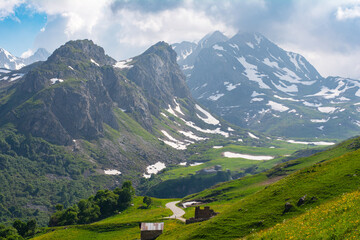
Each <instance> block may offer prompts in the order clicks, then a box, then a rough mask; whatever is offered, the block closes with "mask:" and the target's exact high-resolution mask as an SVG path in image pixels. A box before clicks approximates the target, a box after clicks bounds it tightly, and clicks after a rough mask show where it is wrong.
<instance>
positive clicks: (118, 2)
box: [0, 0, 360, 79]
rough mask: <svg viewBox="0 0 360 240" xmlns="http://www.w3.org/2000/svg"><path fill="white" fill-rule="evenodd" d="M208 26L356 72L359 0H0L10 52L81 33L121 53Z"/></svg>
mask: <svg viewBox="0 0 360 240" xmlns="http://www.w3.org/2000/svg"><path fill="white" fill-rule="evenodd" d="M215 30H220V31H222V32H223V33H225V34H226V35H228V36H232V35H234V34H235V33H236V32H238V31H256V32H260V33H262V34H263V35H265V36H266V37H268V38H269V39H270V40H272V41H274V42H275V43H276V44H278V45H279V46H280V47H283V48H284V49H286V50H289V51H293V52H298V53H300V54H302V55H304V56H305V57H306V58H307V59H308V60H309V61H310V62H311V63H312V64H313V65H314V66H315V67H316V68H317V69H318V70H319V72H320V73H321V74H322V75H323V76H325V77H326V76H328V75H339V76H344V77H353V78H358V79H360V60H359V59H360V0H311V1H310V0H61V1H55V0H0V33H1V37H0V47H2V48H5V49H6V50H8V51H10V52H11V53H13V54H14V55H16V56H20V55H22V54H23V53H24V52H26V54H30V53H31V52H33V51H35V50H36V49H37V48H39V47H45V48H46V49H48V50H49V51H53V50H54V49H56V48H58V47H59V46H60V45H61V44H64V43H65V42H66V41H68V40H73V39H83V38H89V39H92V40H94V41H95V42H96V43H97V44H99V45H101V46H102V47H104V48H105V51H106V52H107V53H108V54H109V55H110V56H112V57H114V58H116V59H125V58H128V57H131V56H134V55H137V54H139V53H141V52H142V51H144V50H145V49H146V48H148V47H149V46H150V45H152V44H154V43H156V42H157V41H161V40H164V41H167V42H169V43H174V42H179V41H183V40H187V41H198V40H199V39H201V38H202V37H203V36H204V35H206V34H207V33H209V32H211V31H215ZM26 54H25V55H26Z"/></svg>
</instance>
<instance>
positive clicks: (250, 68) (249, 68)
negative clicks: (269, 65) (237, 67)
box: [237, 57, 270, 89]
mask: <svg viewBox="0 0 360 240" xmlns="http://www.w3.org/2000/svg"><path fill="white" fill-rule="evenodd" d="M237 60H238V61H239V62H240V63H241V65H243V66H244V68H245V75H246V77H247V78H248V79H249V80H250V81H254V82H257V83H258V84H259V87H260V88H263V89H270V87H269V86H268V85H266V84H265V83H264V82H263V80H262V78H261V77H264V76H265V75H262V74H259V72H258V71H257V66H255V65H252V64H250V63H248V62H247V61H246V60H245V58H244V57H238V58H237Z"/></svg>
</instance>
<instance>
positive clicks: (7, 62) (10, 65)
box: [0, 48, 50, 70]
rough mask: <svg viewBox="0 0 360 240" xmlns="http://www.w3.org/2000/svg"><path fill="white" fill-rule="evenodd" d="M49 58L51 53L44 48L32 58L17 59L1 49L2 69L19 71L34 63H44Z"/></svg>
mask: <svg viewBox="0 0 360 240" xmlns="http://www.w3.org/2000/svg"><path fill="white" fill-rule="evenodd" d="M49 56H50V53H49V52H48V51H47V50H46V49H44V48H39V49H37V50H36V51H35V52H34V53H33V54H32V55H31V56H29V57H25V58H22V57H16V56H14V55H12V54H11V53H10V52H8V51H7V50H5V49H3V48H0V68H5V69H8V70H19V69H20V68H22V67H25V66H26V65H29V64H32V63H34V62H38V61H44V60H46V59H47V58H48V57H49Z"/></svg>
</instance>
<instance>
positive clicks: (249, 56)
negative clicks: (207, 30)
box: [178, 33, 360, 138]
mask: <svg viewBox="0 0 360 240" xmlns="http://www.w3.org/2000/svg"><path fill="white" fill-rule="evenodd" d="M192 55H193V56H192ZM192 55H189V57H190V56H192V57H193V58H194V59H195V60H194V61H193V65H191V68H189V65H188V63H186V65H184V62H181V61H178V63H179V64H180V65H181V67H182V69H183V71H184V73H186V76H187V83H188V86H189V87H190V90H191V92H192V94H193V96H194V98H195V99H197V100H198V101H199V102H200V103H202V104H203V105H204V106H206V107H208V108H209V109H210V110H211V111H212V112H214V113H215V114H217V115H220V116H222V117H223V118H224V119H226V120H228V121H230V122H231V123H234V124H236V125H238V126H241V127H246V128H250V129H254V130H258V131H262V132H264V133H268V134H272V135H276V136H285V137H299V138H304V137H312V138H313V137H330V138H338V137H342V138H345V137H349V136H353V135H354V134H357V132H358V131H359V130H360V121H358V120H357V119H359V111H360V108H359V107H357V103H358V102H360V81H358V80H354V79H346V78H341V77H328V78H324V77H322V76H321V75H320V74H319V73H318V72H317V70H316V69H315V68H314V67H313V66H312V65H311V64H310V63H309V62H308V61H307V60H306V59H305V58H304V57H303V56H301V55H300V54H297V53H293V52H288V51H285V50H283V49H281V48H280V47H278V46H277V45H276V44H274V43H273V42H271V41H270V40H268V39H267V38H266V37H264V36H263V35H261V34H259V33H238V34H236V35H235V36H233V37H232V38H231V39H228V40H226V41H224V40H222V41H219V42H217V43H213V44H212V45H210V46H207V47H204V48H201V50H200V51H199V52H197V53H195V52H194V53H193V54H192ZM189 57H188V58H189Z"/></svg>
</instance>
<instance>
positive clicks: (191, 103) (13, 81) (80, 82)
mask: <svg viewBox="0 0 360 240" xmlns="http://www.w3.org/2000/svg"><path fill="white" fill-rule="evenodd" d="M0 79H1V81H0V114H1V116H2V117H1V119H0V129H1V134H0V145H1V148H0V149H1V154H0V165H1V169H0V179H1V182H2V185H1V193H2V197H1V199H2V200H1V201H2V202H1V204H0V216H1V220H2V222H4V221H7V220H8V219H11V218H29V217H31V216H36V218H37V219H38V220H39V222H40V223H41V224H44V221H46V219H47V216H48V214H49V213H50V212H51V211H52V206H54V205H55V204H56V203H62V204H64V205H65V206H69V205H71V204H72V203H74V202H75V201H76V200H78V199H79V198H81V197H85V196H88V195H89V194H92V193H94V191H95V190H96V189H99V188H115V187H116V186H118V185H120V184H121V182H122V181H123V180H124V179H131V180H132V181H133V183H134V184H135V186H136V185H138V183H139V181H140V180H141V179H146V178H150V177H151V175H152V174H156V173H157V172H159V171H160V170H162V169H164V168H165V167H168V166H170V165H176V164H178V163H180V162H184V161H186V159H187V157H188V156H190V155H191V154H193V153H196V152H195V151H196V150H192V151H185V150H186V149H187V148H188V147H189V146H190V145H191V146H192V148H194V147H196V145H197V144H199V143H201V142H206V141H208V140H211V141H214V140H216V139H219V140H226V141H234V142H236V141H238V139H241V140H242V144H244V145H258V144H263V143H264V142H265V141H267V140H266V139H265V138H260V137H261V135H259V134H257V133H256V134H257V136H258V137H256V138H255V137H250V135H249V134H252V133H251V132H249V131H245V130H243V129H241V128H239V127H237V126H234V125H232V124H229V123H227V122H226V121H224V120H222V119H221V118H218V117H216V116H213V115H212V114H211V113H209V112H208V111H207V110H205V109H204V108H203V107H201V106H200V105H198V104H197V103H196V101H195V100H194V99H193V98H192V97H191V95H190V91H189V89H188V87H187V85H186V82H185V76H184V75H183V73H182V72H181V70H180V68H179V66H178V64H177V62H176V53H175V52H174V51H173V50H172V48H171V46H170V45H168V44H167V43H165V42H159V43H157V44H155V45H154V46H152V47H150V48H149V49H148V50H147V51H145V52H144V53H143V54H141V55H139V56H136V57H134V58H131V59H127V60H124V61H116V60H114V59H113V58H111V57H110V56H108V55H106V54H105V52H104V49H103V48H101V47H100V46H98V45H96V44H94V43H93V42H92V41H90V40H77V41H70V42H68V43H66V44H64V45H63V46H61V47H59V48H58V49H57V50H55V51H54V52H53V54H52V55H51V56H49V57H48V59H47V60H46V61H43V62H36V63H33V64H30V65H28V66H26V67H23V68H21V69H19V70H14V71H10V70H7V69H2V70H1V76H0ZM253 136H255V135H253ZM264 139H265V140H264ZM193 146H194V147H193ZM192 152H193V153H192ZM19 173H22V174H19ZM13 176H17V180H16V181H14V179H13ZM50 192H51V194H50Z"/></svg>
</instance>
